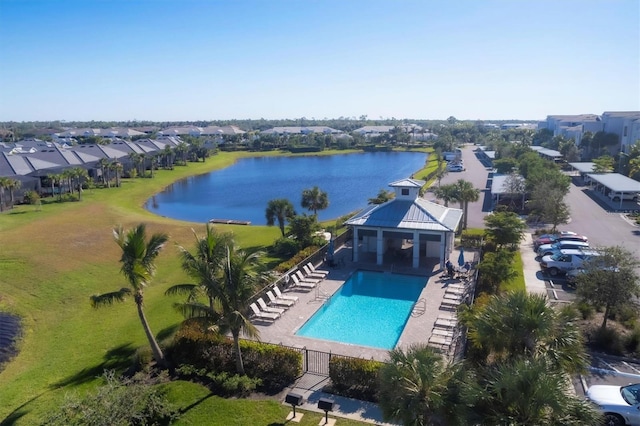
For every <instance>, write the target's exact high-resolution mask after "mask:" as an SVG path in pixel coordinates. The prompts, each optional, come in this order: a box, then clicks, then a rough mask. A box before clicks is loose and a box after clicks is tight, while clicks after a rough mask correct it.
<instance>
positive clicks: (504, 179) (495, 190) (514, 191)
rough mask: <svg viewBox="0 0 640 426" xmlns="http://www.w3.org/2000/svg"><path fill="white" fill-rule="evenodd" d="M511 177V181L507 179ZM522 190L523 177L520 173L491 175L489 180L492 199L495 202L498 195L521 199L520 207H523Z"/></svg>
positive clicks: (496, 202) (498, 200)
mask: <svg viewBox="0 0 640 426" xmlns="http://www.w3.org/2000/svg"><path fill="white" fill-rule="evenodd" d="M509 179H512V181H509ZM525 195H526V194H525V191H524V178H523V177H522V176H520V175H498V174H495V175H493V178H492V180H491V197H492V198H493V199H494V201H495V204H498V203H499V202H500V197H503V198H505V197H509V198H514V196H518V198H521V199H522V207H523V208H524V200H525Z"/></svg>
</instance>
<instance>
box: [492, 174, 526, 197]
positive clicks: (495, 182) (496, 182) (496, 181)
mask: <svg viewBox="0 0 640 426" xmlns="http://www.w3.org/2000/svg"><path fill="white" fill-rule="evenodd" d="M509 176H511V175H493V178H492V179H491V194H509V192H508V189H507V185H506V184H507V179H509ZM516 178H519V179H520V180H521V181H522V182H524V178H523V177H522V176H520V175H516Z"/></svg>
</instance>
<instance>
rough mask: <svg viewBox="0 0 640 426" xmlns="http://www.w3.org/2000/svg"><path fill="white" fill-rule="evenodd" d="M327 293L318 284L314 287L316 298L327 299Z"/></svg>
mask: <svg viewBox="0 0 640 426" xmlns="http://www.w3.org/2000/svg"><path fill="white" fill-rule="evenodd" d="M329 297H331V296H329V294H327V293H325V292H324V291H323V290H322V288H320V285H318V286H317V287H316V300H329Z"/></svg>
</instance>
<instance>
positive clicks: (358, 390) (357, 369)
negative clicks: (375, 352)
mask: <svg viewBox="0 0 640 426" xmlns="http://www.w3.org/2000/svg"><path fill="white" fill-rule="evenodd" d="M383 365H384V363H382V362H380V361H374V360H367V359H360V358H343V357H339V356H334V357H332V358H331V360H330V361H329V377H330V378H331V385H332V391H333V393H335V394H338V395H342V396H346V397H349V398H356V399H360V400H364V401H371V402H378V392H379V389H380V384H379V383H380V382H379V373H380V368H381V367H382V366H383Z"/></svg>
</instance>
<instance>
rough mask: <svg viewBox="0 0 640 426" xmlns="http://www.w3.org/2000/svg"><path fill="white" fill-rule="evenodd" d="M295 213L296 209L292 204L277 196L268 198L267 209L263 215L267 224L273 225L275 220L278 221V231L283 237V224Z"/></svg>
mask: <svg viewBox="0 0 640 426" xmlns="http://www.w3.org/2000/svg"><path fill="white" fill-rule="evenodd" d="M295 215H296V211H295V209H294V208H293V204H291V202H290V201H289V200H287V199H286V198H278V199H275V200H270V201H269V203H268V204H267V210H266V212H265V216H266V217H267V225H268V226H273V225H274V223H275V221H276V220H277V221H278V226H279V227H280V232H281V233H282V236H283V237H284V234H285V232H284V226H285V221H286V220H287V219H291V218H292V217H294V216H295Z"/></svg>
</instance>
